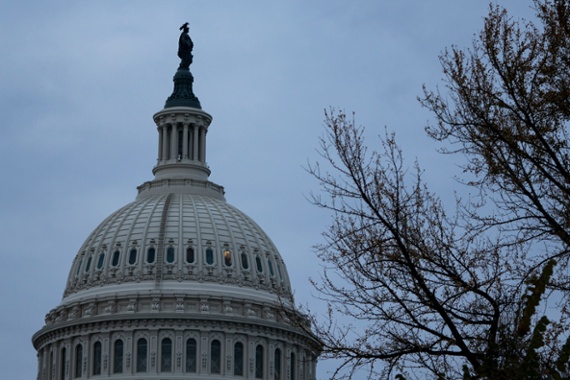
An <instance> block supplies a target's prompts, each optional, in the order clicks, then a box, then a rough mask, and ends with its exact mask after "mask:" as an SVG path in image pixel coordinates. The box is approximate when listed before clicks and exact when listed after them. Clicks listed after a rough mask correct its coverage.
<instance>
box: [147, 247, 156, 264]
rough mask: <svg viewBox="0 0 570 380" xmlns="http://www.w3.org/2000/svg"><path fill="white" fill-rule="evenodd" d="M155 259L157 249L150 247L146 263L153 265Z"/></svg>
mask: <svg viewBox="0 0 570 380" xmlns="http://www.w3.org/2000/svg"><path fill="white" fill-rule="evenodd" d="M155 257H156V249H154V247H150V248H149V249H148V251H146V262H147V263H149V264H153V263H154V259H155Z"/></svg>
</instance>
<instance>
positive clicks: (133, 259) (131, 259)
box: [129, 248, 137, 265]
mask: <svg viewBox="0 0 570 380" xmlns="http://www.w3.org/2000/svg"><path fill="white" fill-rule="evenodd" d="M136 262H137V250H136V248H133V249H131V251H130V252H129V264H130V265H134V264H135V263H136Z"/></svg>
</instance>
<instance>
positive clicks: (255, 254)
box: [33, 29, 319, 380]
mask: <svg viewBox="0 0 570 380" xmlns="http://www.w3.org/2000/svg"><path fill="white" fill-rule="evenodd" d="M186 37H188V36H187V29H184V30H183V32H182V35H181V41H183V38H186ZM187 40H189V37H188V38H187ZM190 44H191V40H190ZM190 52H191V45H190ZM179 54H180V53H179ZM189 57H190V58H189V59H190V62H191V57H192V56H191V54H190V56H189ZM182 61H183V63H184V59H182ZM187 61H188V59H187V60H186V63H187ZM183 63H181V67H179V69H178V71H177V72H176V74H175V76H174V91H173V94H172V95H171V96H170V97H169V98H168V100H167V102H166V104H165V107H164V109H163V110H161V111H159V112H158V113H156V114H155V115H154V122H155V123H156V125H157V129H158V160H157V165H156V166H155V167H154V169H153V174H154V179H153V180H152V181H148V182H145V183H143V184H142V185H140V186H139V187H138V196H137V198H136V200H135V201H134V202H132V203H129V204H127V205H126V206H124V207H122V208H121V209H119V210H117V211H116V212H114V213H112V214H111V215H110V216H109V217H107V218H106V219H105V220H104V221H103V222H102V223H101V224H100V225H99V226H98V227H97V228H95V230H94V231H93V232H92V233H91V234H90V235H89V236H88V237H87V239H86V240H85V243H84V244H83V245H82V246H81V248H80V249H79V252H78V253H77V255H76V257H75V259H74V260H73V263H72V264H71V269H70V272H69V276H68V279H67V283H66V288H65V291H64V294H63V299H62V301H61V304H60V305H59V306H57V307H56V308H54V309H53V310H51V311H50V312H49V313H48V314H47V316H46V319H45V326H44V327H43V328H42V329H41V330H40V331H38V332H37V333H36V334H35V335H34V336H33V344H34V346H35V348H36V350H37V351H38V376H37V378H38V379H39V380H67V379H102V378H112V379H163V380H169V379H287V380H301V379H303V380H311V379H314V378H315V370H316V360H317V356H318V354H319V346H318V342H317V341H316V340H315V338H314V337H313V336H312V335H311V334H310V333H308V332H306V331H305V329H303V328H299V327H298V323H293V322H291V320H290V319H289V318H288V317H287V316H286V314H287V313H284V312H283V310H284V309H290V310H292V309H291V308H292V307H293V298H292V292H291V284H290V282H289V277H288V274H287V269H286V266H285V263H284V262H283V259H282V258H281V255H280V254H279V252H278V251H277V249H276V248H275V246H274V244H273V243H272V242H271V240H270V239H269V237H268V236H267V235H266V234H265V232H263V230H262V229H261V228H260V227H259V226H258V225H257V224H256V223H255V222H254V221H253V220H252V219H251V218H249V217H248V216H247V215H245V214H244V213H243V212H241V211H240V210H238V209H236V208H235V207H233V206H231V205H230V204H228V203H226V201H225V198H224V190H223V187H221V186H219V185H217V184H215V183H212V182H210V181H209V180H208V177H209V175H210V169H209V168H208V166H207V164H206V135H207V131H208V128H209V126H210V123H211V121H212V117H211V116H210V115H209V114H208V113H206V112H204V111H202V109H201V106H200V102H199V101H198V99H197V98H196V97H195V96H194V94H193V92H192V82H193V77H192V74H191V73H190V71H189V68H188V66H189V64H187V65H186V67H184V66H185V65H184V64H183Z"/></svg>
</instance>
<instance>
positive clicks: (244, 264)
mask: <svg viewBox="0 0 570 380" xmlns="http://www.w3.org/2000/svg"><path fill="white" fill-rule="evenodd" d="M241 267H242V268H243V269H249V263H248V262H247V254H246V253H245V252H242V253H241Z"/></svg>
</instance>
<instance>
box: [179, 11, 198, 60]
mask: <svg viewBox="0 0 570 380" xmlns="http://www.w3.org/2000/svg"><path fill="white" fill-rule="evenodd" d="M189 25H190V24H188V23H187V22H186V23H184V24H183V25H182V26H181V27H180V29H179V30H181V31H182V33H180V38H179V39H178V57H180V66H178V70H181V69H186V70H188V69H189V68H190V64H191V63H192V48H193V47H194V44H193V43H192V39H191V38H190V36H189V35H188V30H189V28H188V26H189Z"/></svg>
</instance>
